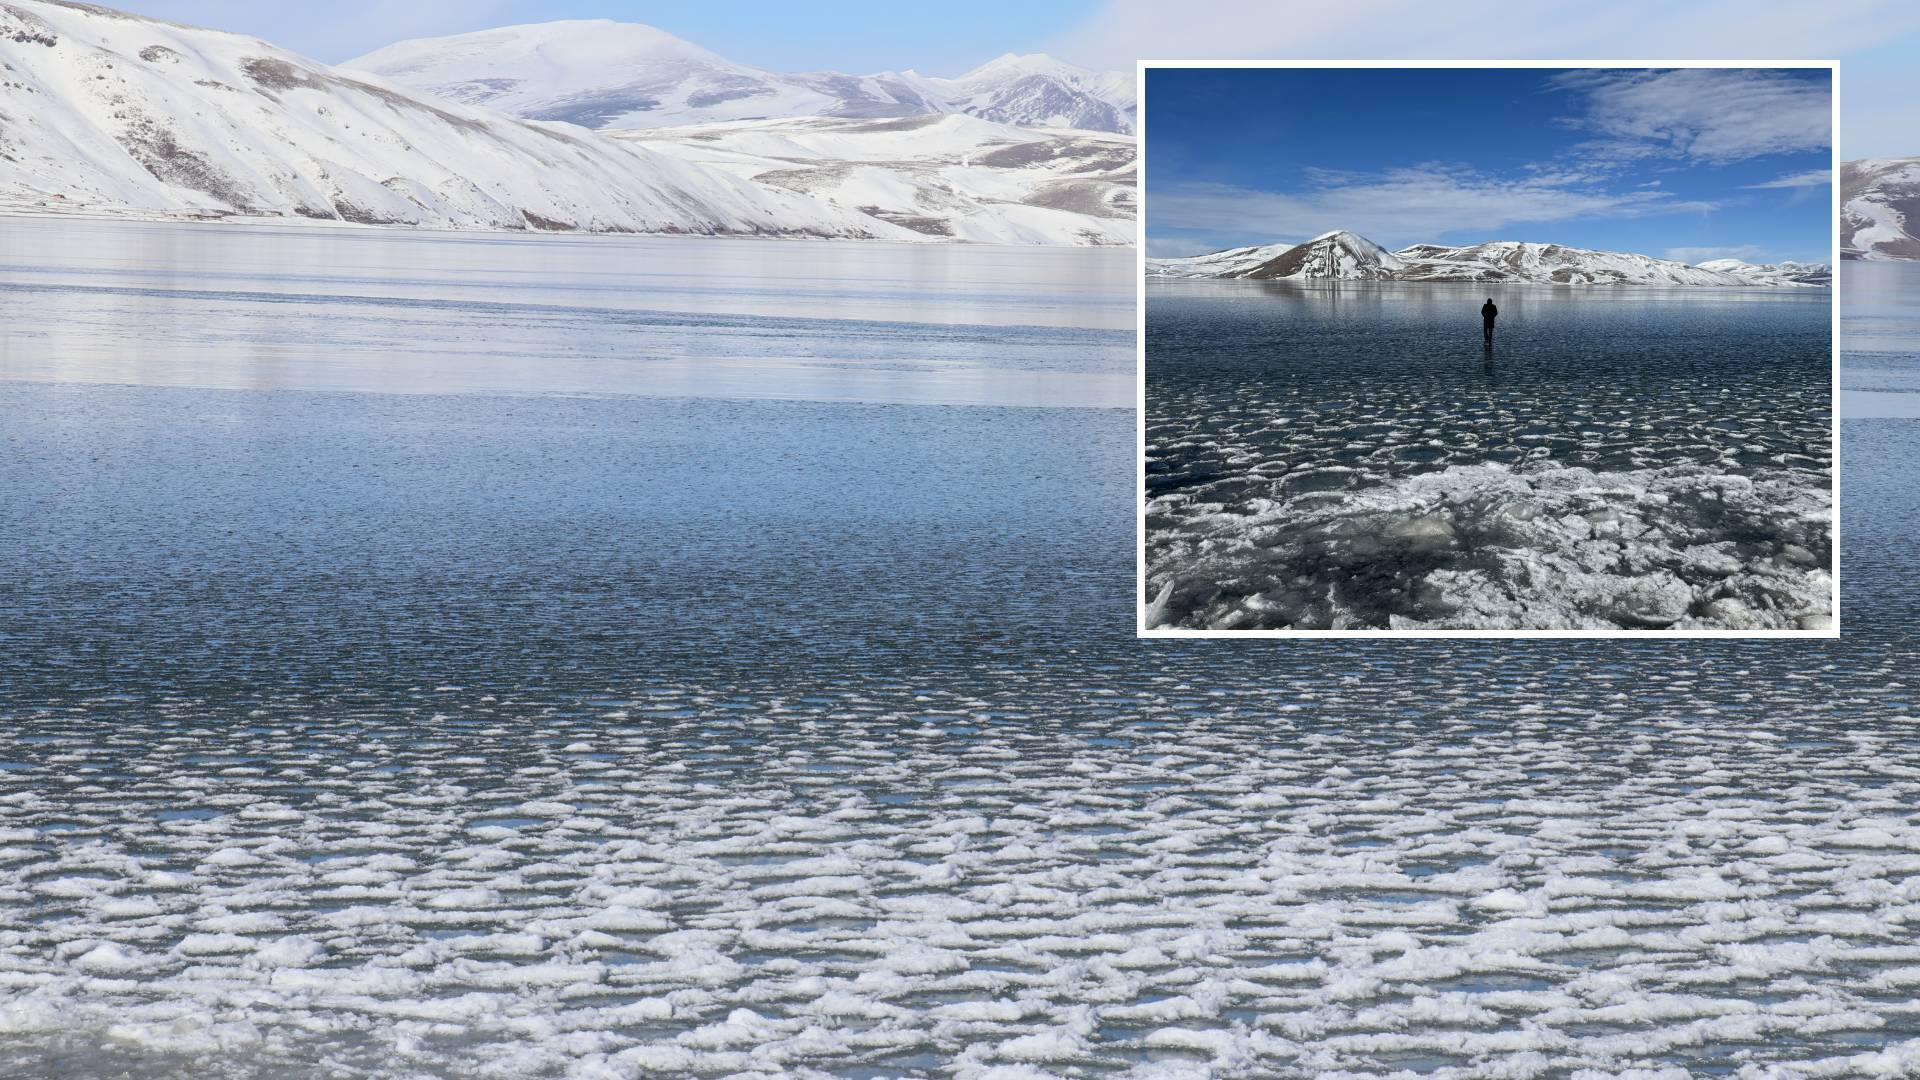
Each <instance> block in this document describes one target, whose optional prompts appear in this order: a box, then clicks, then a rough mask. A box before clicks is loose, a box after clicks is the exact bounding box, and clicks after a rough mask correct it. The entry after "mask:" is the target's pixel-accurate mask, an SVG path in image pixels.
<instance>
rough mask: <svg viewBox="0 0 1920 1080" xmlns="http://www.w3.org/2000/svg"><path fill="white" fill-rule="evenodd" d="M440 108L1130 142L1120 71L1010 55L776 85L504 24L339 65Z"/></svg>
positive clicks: (656, 36) (615, 26)
mask: <svg viewBox="0 0 1920 1080" xmlns="http://www.w3.org/2000/svg"><path fill="white" fill-rule="evenodd" d="M345 66H347V67H350V68H355V69H359V70H363V71H371V72H373V73H375V74H378V75H383V76H385V77H387V78H390V79H393V80H394V81H396V82H399V83H403V84H405V85H407V86H411V87H414V88H416V89H419V90H424V91H426V92H428V93H430V94H433V95H435V96H438V97H443V98H447V99H450V100H453V101H461V102H466V103H468V104H475V105H486V106H488V107H489V108H494V109H499V110H501V111H503V112H509V113H513V114H514V115H516V116H524V117H528V118H530V119H536V120H566V121H569V122H572V123H577V124H583V125H585V126H587V127H596V128H600V127H604V128H618V129H631V128H652V127H674V126H683V125H687V124H700V123H710V122H716V121H727V120H751V119H779V118H789V117H797V116H839V117H848V118H866V119H871V118H875V117H887V116H917V115H922V114H926V113H965V114H969V115H973V116H979V117H981V118H983V119H987V120H994V121H998V122H1001V123H1009V124H1021V125H1027V126H1033V127H1069V128H1082V129H1087V130H1092V131H1108V132H1131V131H1133V129H1134V118H1135V115H1136V111H1137V109H1136V102H1135V93H1134V77H1133V73H1131V72H1094V71H1088V70H1087V69H1085V68H1079V67H1075V66H1074V65H1072V64H1068V63H1063V62H1062V61H1059V60H1055V59H1053V58H1052V57H1049V56H1043V55H1038V54H1035V55H1029V56H1016V55H1013V54H1011V53H1009V54H1007V55H1006V56H1002V57H1000V58H999V59H996V60H993V61H990V62H988V63H986V64H983V65H981V66H980V67H978V68H975V69H974V70H972V71H969V72H967V73H966V74H964V75H961V76H959V77H957V78H952V79H944V78H935V77H930V76H924V75H920V74H917V73H915V72H912V71H907V72H885V73H882V74H878V75H845V74H841V73H839V72H832V71H826V72H801V73H791V74H789V73H782V72H775V71H769V70H767V69H765V68H759V67H754V66H752V65H750V64H741V63H736V62H734V61H732V60H728V59H726V58H725V57H723V56H720V55H718V54H716V53H713V52H710V51H708V50H707V49H703V48H701V47H700V46H698V45H695V44H693V43H692V42H689V41H685V40H683V39H681V38H678V37H675V36H674V35H672V34H669V33H667V32H666V31H664V30H659V29H656V28H654V27H651V26H646V25H642V24H639V23H622V22H614V21H612V20H609V19H594V20H569V21H562V22H549V23H533V24H529V25H525V26H505V27H500V28H498V29H494V30H482V31H478V32H475V33H469V34H455V35H452V36H449V37H438V38H420V39H417V40H413V41H402V42H399V43H396V44H393V45H389V46H387V47H385V48H383V49H379V50H376V51H374V52H371V53H368V54H367V55H365V56H362V57H359V58H357V59H354V60H350V61H348V62H347V64H346V65H345Z"/></svg>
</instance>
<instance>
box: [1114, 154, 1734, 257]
mask: <svg viewBox="0 0 1920 1080" xmlns="http://www.w3.org/2000/svg"><path fill="white" fill-rule="evenodd" d="M1713 209H1715V204H1714V203H1711V202H1699V201H1683V200H1679V199H1675V198H1674V197H1673V196H1672V195H1671V194H1669V193H1667V192H1663V191H1652V190H1646V189H1640V190H1634V191H1626V192H1608V191H1601V190H1594V189H1571V188H1567V187H1565V186H1559V185H1555V184H1550V183H1542V182H1540V181H1538V180H1533V179H1526V180H1507V179H1502V178H1498V177H1493V176H1489V175H1486V174H1484V173H1479V172H1476V171H1473V170H1470V169H1463V168H1457V167H1449V166H1443V165H1423V166H1420V167H1418V168H1411V169H1394V170H1390V171H1388V172H1385V173H1380V174H1376V175H1372V176H1366V177H1348V178H1343V179H1341V180H1339V181H1337V182H1332V183H1322V184H1321V185H1320V186H1318V187H1316V188H1313V189H1311V190H1308V191H1301V192H1275V191H1256V190H1252V189H1249V188H1244V187H1236V186H1233V185H1229V184H1216V183H1188V184H1176V185H1173V186H1170V187H1168V188H1166V189H1164V190H1162V189H1150V190H1149V192H1148V198H1147V213H1148V218H1149V223H1150V225H1151V227H1152V228H1154V229H1156V230H1162V229H1190V230H1208V231H1211V232H1214V233H1225V234H1231V235H1236V236H1242V237H1306V236H1311V235H1314V234H1315V233H1319V232H1322V231H1324V230H1327V229H1334V228H1344V229H1352V230H1353V231H1355V232H1358V233H1360V234H1361V235H1363V236H1367V237H1370V238H1372V239H1374V240H1376V241H1378V242H1380V243H1384V244H1387V245H1388V246H1389V247H1399V246H1403V245H1405V244H1411V243H1418V242H1422V241H1433V240H1438V239H1439V238H1440V237H1442V236H1467V235H1470V236H1473V237H1476V238H1478V239H1496V238H1501V237H1498V236H1497V235H1496V234H1497V233H1499V231H1500V230H1503V229H1507V228H1510V227H1514V226H1522V225H1534V224H1541V223H1547V222H1556V221H1571V220H1578V219H1592V218H1621V217H1644V216H1647V215H1651V214H1674V213H1688V212H1702V211H1709V210H1713Z"/></svg>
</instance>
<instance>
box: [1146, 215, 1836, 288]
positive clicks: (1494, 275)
mask: <svg viewBox="0 0 1920 1080" xmlns="http://www.w3.org/2000/svg"><path fill="white" fill-rule="evenodd" d="M1727 262H1729V263H1733V264H1734V265H1730V266H1720V265H1717V264H1713V263H1709V264H1703V265H1701V266H1690V265H1688V264H1686V263H1682V262H1673V261H1671V260H1667V259H1656V258H1653V257H1651V256H1648V255H1635V254H1631V253H1628V252H1619V251H1593V250H1590V249H1587V248H1576V247H1568V246H1566V245H1564V244H1536V243H1526V242H1522V241H1518V240H1493V241H1488V242H1486V243H1483V244H1471V245H1468V246H1464V247H1448V246H1445V245H1442V244H1414V245H1412V246H1410V247H1405V248H1401V249H1400V250H1399V251H1392V252H1390V251H1387V250H1386V249H1385V248H1383V247H1381V246H1380V245H1378V244H1376V243H1374V242H1373V241H1371V240H1368V239H1367V238H1366V237H1364V236H1360V235H1358V234H1355V233H1352V232H1348V231H1346V230H1344V229H1336V230H1333V231H1332V232H1326V233H1322V234H1320V235H1319V236H1316V237H1314V238H1313V239H1311V240H1308V241H1306V242H1305V243H1301V244H1295V245H1292V246H1290V247H1283V246H1281V245H1277V244H1272V245H1266V246H1264V247H1249V248H1229V249H1226V250H1224V251H1218V252H1214V253H1212V254H1210V255H1196V256H1192V257H1190V258H1185V259H1150V260H1148V263H1147V273H1149V274H1151V275H1154V276H1161V277H1212V278H1253V279H1295V280H1306V279H1336V280H1339V279H1364V278H1374V279H1383V280H1392V281H1473V282H1488V283H1500V282H1507V283H1518V282H1526V283H1540V284H1559V285H1774V286H1806V285H1813V284H1824V283H1825V281H1820V280H1817V279H1819V278H1820V277H1821V276H1822V275H1823V274H1824V275H1826V280H1827V281H1830V280H1831V271H1830V269H1829V268H1828V267H1824V266H1819V265H1817V264H1809V263H1780V264H1777V265H1772V266H1757V265H1752V264H1747V263H1738V262H1736V261H1734V260H1727Z"/></svg>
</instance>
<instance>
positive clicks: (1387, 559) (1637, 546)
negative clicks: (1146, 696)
mask: <svg viewBox="0 0 1920 1080" xmlns="http://www.w3.org/2000/svg"><path fill="white" fill-rule="evenodd" d="M1148 513H1149V514H1150V515H1157V516H1159V517H1160V518H1162V519H1163V520H1165V521H1167V522H1168V524H1166V525H1165V526H1164V527H1163V528H1161V529H1159V530H1157V531H1156V532H1155V533H1154V536H1153V541H1152V544H1151V545H1150V548H1149V554H1150V559H1151V567H1152V568H1151V570H1150V572H1149V574H1148V577H1147V589H1148V592H1149V593H1152V594H1157V593H1158V592H1160V591H1162V590H1168V589H1171V593H1170V595H1169V599H1168V602H1167V603H1166V604H1163V605H1161V606H1160V608H1159V611H1158V613H1157V615H1158V618H1157V620H1156V624H1170V625H1186V626H1203V627H1213V628H1225V629H1244V628H1263V627H1276V626H1277V627H1286V626H1293V625H1305V626H1325V625H1328V624H1330V623H1333V622H1335V621H1336V620H1337V621H1339V622H1341V623H1343V624H1345V625H1349V626H1355V627H1361V626H1373V627H1380V626H1385V627H1391V628H1393V629H1460V628H1466V629H1515V628H1520V629H1615V628H1629V629H1633V628H1672V629H1689V628H1695V627H1720V628H1731V629H1739V630H1747V629H1824V628H1825V627H1826V625H1827V619H1828V618H1829V616H1830V614H1831V611H1832V592H1833V581H1832V578H1831V577H1830V576H1829V574H1828V572H1827V569H1826V568H1827V567H1829V566H1831V564H1832V544H1831V533H1832V519H1833V504H1832V498H1831V495H1830V492H1829V491H1828V489H1826V488H1825V487H1822V486H1819V485H1818V484H1817V482H1812V481H1805V480H1801V479H1798V478H1796V477H1794V476H1792V475H1791V474H1787V475H1771V476H1762V477H1761V478H1759V479H1757V480H1756V479H1751V478H1748V477H1745V476H1740V475H1733V474H1728V473H1725V472H1721V471H1719V470H1716V469H1710V468H1701V467H1699V466H1676V467H1673V468H1670V469H1648V470H1640V471H1631V472H1596V471H1594V470H1592V469H1587V468H1579V467H1574V468H1567V467H1563V466H1556V465H1553V464H1551V463H1545V464H1539V465H1526V466H1522V467H1519V468H1514V467H1510V466H1507V465H1502V464H1497V463H1496V464H1484V465H1453V466H1449V467H1448V468H1447V469H1445V470H1444V471H1441V472H1437V473H1416V474H1412V475H1410V476H1407V477H1404V478H1401V479H1396V480H1389V481H1386V482H1384V483H1382V484H1381V485H1379V486H1376V487H1366V488H1359V489H1355V490H1352V491H1350V492H1337V491H1336V492H1332V493H1325V492H1315V491H1309V492H1308V493H1305V494H1301V495H1299V496H1297V497H1294V498H1291V499H1285V500H1280V501H1276V500H1271V499H1269V500H1257V501H1256V502H1254V503H1252V504H1250V505H1247V506H1243V507H1237V508H1231V509H1230V508H1228V507H1224V506H1218V505H1210V504H1195V503H1191V502H1189V501H1187V498H1186V497H1185V496H1181V495H1170V496H1163V497H1162V498H1161V499H1159V500H1155V501H1154V502H1152V503H1150V504H1149V505H1148Z"/></svg>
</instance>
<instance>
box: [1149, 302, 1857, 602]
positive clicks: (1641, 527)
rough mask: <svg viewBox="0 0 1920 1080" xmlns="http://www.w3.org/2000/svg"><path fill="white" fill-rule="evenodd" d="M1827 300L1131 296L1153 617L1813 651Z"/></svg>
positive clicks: (1826, 539)
mask: <svg viewBox="0 0 1920 1080" xmlns="http://www.w3.org/2000/svg"><path fill="white" fill-rule="evenodd" d="M1489 289H1490V290H1493V291H1494V292H1495V294H1496V301H1497V302H1498V303H1499V305H1500V307H1501V312H1502V314H1501V319H1500V324H1499V337H1498V341H1497V343H1496V347H1495V348H1494V350H1493V351H1492V353H1491V354H1488V353H1485V352H1483V350H1482V349H1481V346H1480V341H1479V333H1478V331H1479V326H1478V318H1477V313H1478V307H1479V304H1480V302H1481V298H1482V297H1483V296H1485V295H1486V290H1489ZM1827 304H1828V300H1827V294H1826V293H1825V291H1824V290H1813V289H1792V290H1789V289H1779V290H1771V289H1770V290H1758V289H1755V290H1733V289H1727V290H1718V289H1716V290H1692V289H1671V290H1666V289H1651V288H1649V289H1643V290H1634V291H1632V292H1604V293H1594V292H1589V291H1584V290H1555V289H1552V288H1550V287H1539V286H1533V287H1528V286H1521V287H1508V288H1505V289H1504V290H1502V289H1500V288H1498V287H1494V286H1481V287H1478V291H1476V290H1475V288H1474V287H1455V286H1447V285H1441V284H1426V285H1408V284H1391V283H1378V282H1359V283H1347V284H1343V285H1341V286H1338V287H1332V286H1323V287H1317V288H1316V287H1312V286H1302V285H1298V284H1293V283H1273V282H1269V283H1262V284H1254V283H1221V284H1212V285H1208V284H1200V283H1196V282H1180V283H1175V284H1166V285H1150V286H1149V299H1148V342H1147V349H1148V351H1147V371H1148V374H1147V461H1146V478H1145V480H1146V493H1147V530H1146V548H1147V582H1146V584H1147V590H1146V592H1147V595H1146V597H1145V599H1146V600H1147V601H1148V622H1149V623H1151V624H1153V625H1160V626H1168V627H1174V628H1184V629H1270V628H1286V627H1294V628H1356V629H1358V628H1379V629H1385V628H1397V629H1429V628H1437V629H1612V628H1632V629H1676V630H1686V629H1696V628H1708V629H1738V630H1747V629H1800V630H1825V629H1828V628H1830V627H1831V625H1832V615H1833V611H1832V589H1833V579H1832V576H1831V567H1832V558H1833V547H1832V524H1831V522H1832V513H1833V507H1832V497H1831V485H1832V473H1831V470H1830V467H1829V461H1830V457H1831V454H1830V449H1829V447H1830V443H1829V440H1830V438H1831V423H1832V415H1833V413H1832V404H1831V401H1830V397H1831V390H1830V385H1831V384H1830V382H1829V379H1830V371H1829V365H1830V361H1829V355H1830V354H1829V353H1828V351H1827V350H1828V347H1829V345H1828V329H1827V327H1828V313H1827Z"/></svg>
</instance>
